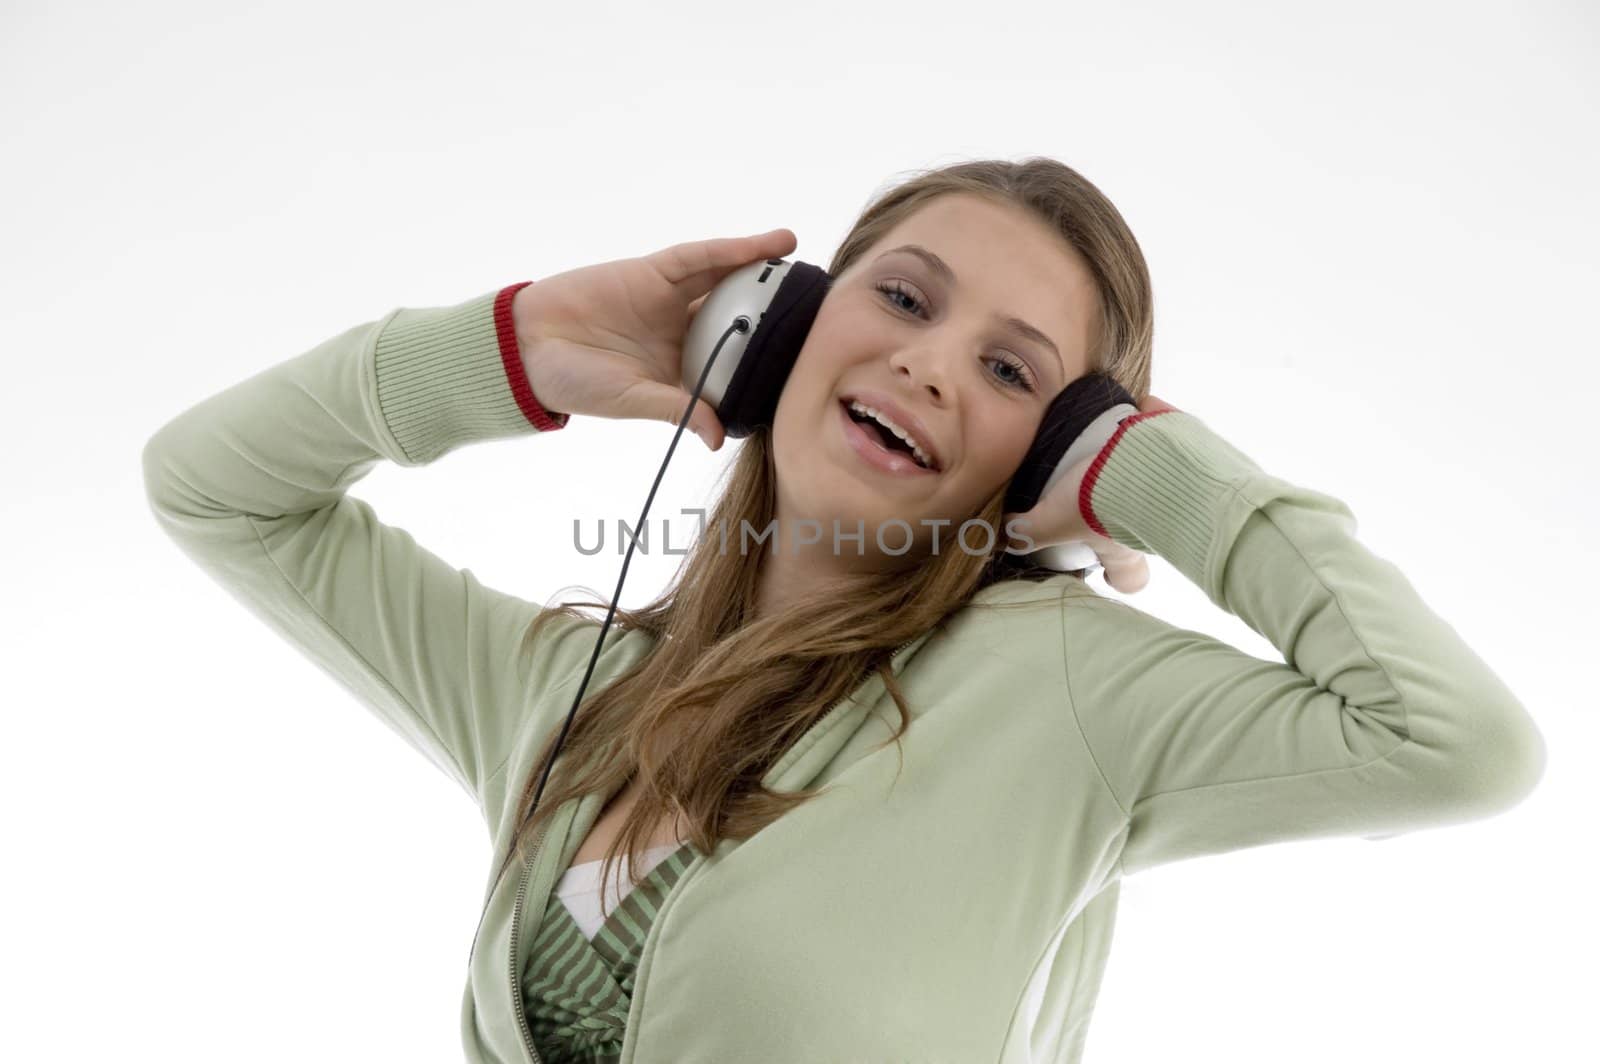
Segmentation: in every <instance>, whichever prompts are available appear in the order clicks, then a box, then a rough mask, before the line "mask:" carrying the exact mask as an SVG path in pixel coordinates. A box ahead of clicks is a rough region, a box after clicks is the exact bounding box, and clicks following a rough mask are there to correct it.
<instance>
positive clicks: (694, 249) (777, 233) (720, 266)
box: [649, 229, 799, 296]
mask: <svg viewBox="0 0 1600 1064" xmlns="http://www.w3.org/2000/svg"><path fill="white" fill-rule="evenodd" d="M798 243H799V242H798V240H797V238H796V237H795V235H794V233H793V232H792V231H791V230H788V229H772V230H769V231H768V232H765V233H759V234H757V235H755V236H734V237H719V238H717V239H715V240H695V241H690V242H688V243H684V244H674V245H672V246H671V247H669V248H663V249H662V250H660V251H658V252H656V253H655V254H653V255H651V256H649V258H650V261H651V262H652V263H654V264H655V267H656V269H658V270H660V271H661V276H663V277H665V278H666V279H667V282H668V283H669V284H674V285H681V286H684V287H686V288H687V289H689V290H690V291H691V292H692V294H694V295H696V296H699V295H703V294H705V293H706V292H709V291H710V290H711V289H712V288H714V287H715V286H716V283H717V282H718V281H720V280H722V278H723V277H724V276H726V275H727V274H730V273H732V272H733V271H734V270H736V269H738V268H739V267H741V266H744V265H746V264H748V263H751V262H755V261H756V260H758V259H770V258H780V257H782V256H784V255H787V254H789V253H790V252H792V251H794V249H795V247H796V246H797V245H798Z"/></svg>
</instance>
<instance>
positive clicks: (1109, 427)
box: [1028, 403, 1139, 570]
mask: <svg viewBox="0 0 1600 1064" xmlns="http://www.w3.org/2000/svg"><path fill="white" fill-rule="evenodd" d="M1138 412H1139V408H1138V407H1136V406H1130V405H1129V404H1127V403H1118V404H1117V405H1116V406H1113V407H1111V408H1109V409H1107V410H1106V411H1105V412H1104V413H1102V414H1101V415H1100V416H1099V417H1097V418H1095V419H1094V420H1093V421H1091V422H1089V425H1088V427H1087V428H1085V429H1084V430H1083V431H1082V432H1081V433H1079V434H1078V438H1077V439H1075V440H1073V441H1072V446H1070V447H1068V448H1067V453H1066V454H1064V455H1062V456H1061V461H1059V462H1057V463H1056V467H1055V469H1054V470H1053V471H1052V472H1051V474H1050V479H1049V480H1046V481H1045V483H1044V491H1043V492H1041V493H1040V496H1039V497H1040V498H1041V499H1042V498H1044V497H1045V496H1047V495H1049V494H1050V489H1051V488H1053V487H1055V485H1056V482H1057V481H1059V480H1060V479H1061V478H1062V477H1063V476H1065V475H1066V473H1067V470H1069V469H1071V468H1072V467H1073V466H1075V465H1077V464H1078V463H1079V462H1082V461H1084V460H1085V459H1088V458H1092V457H1094V456H1095V455H1097V454H1099V453H1100V449H1101V448H1102V447H1104V446H1105V445H1106V444H1107V443H1109V442H1110V440H1111V437H1112V436H1115V435H1116V434H1117V428H1118V426H1120V425H1121V424H1122V421H1123V419H1124V418H1126V417H1128V416H1129V415H1130V414H1137V413H1138ZM1028 560H1029V561H1036V562H1038V563H1040V564H1042V565H1046V566H1049V567H1050V568H1051V569H1062V570H1065V569H1099V568H1101V565H1100V557H1099V555H1097V554H1095V552H1094V549H1093V548H1092V547H1090V546H1089V545H1088V544H1087V543H1083V542H1077V541H1075V542H1071V543H1057V544H1053V545H1051V546H1048V547H1042V548H1040V549H1039V550H1036V551H1030V552H1029V553H1028Z"/></svg>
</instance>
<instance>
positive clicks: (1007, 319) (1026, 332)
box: [873, 244, 1066, 373]
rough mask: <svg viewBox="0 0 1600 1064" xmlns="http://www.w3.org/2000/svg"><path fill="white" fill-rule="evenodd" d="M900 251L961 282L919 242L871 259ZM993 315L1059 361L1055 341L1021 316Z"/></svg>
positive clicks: (947, 278) (949, 280)
mask: <svg viewBox="0 0 1600 1064" xmlns="http://www.w3.org/2000/svg"><path fill="white" fill-rule="evenodd" d="M901 251H907V252H910V253H911V254H913V255H915V256H916V257H917V258H919V259H921V260H922V261H923V263H924V264H925V265H926V266H927V267H928V269H930V270H932V271H933V272H934V273H936V274H938V275H939V277H941V278H942V279H943V280H944V281H945V283H947V284H949V285H952V286H955V285H959V284H960V283H961V282H959V281H957V280H956V272H955V271H954V270H952V269H951V268H950V264H949V263H947V262H945V261H944V260H943V259H941V258H940V257H939V256H937V255H935V254H934V253H933V252H931V251H929V250H928V249H927V248H925V247H923V246H922V245H921V244H902V245H900V246H899V247H897V248H891V249H890V250H888V251H885V252H884V253H883V254H882V255H879V256H878V257H877V258H876V259H874V260H873V261H874V262H878V261H881V260H882V259H884V258H886V257H888V256H890V255H893V254H895V253H897V252H901ZM995 317H996V318H997V319H998V320H999V322H1000V324H1001V325H1003V326H1005V328H1007V329H1009V330H1010V331H1011V332H1014V333H1016V334H1017V335H1018V336H1022V337H1025V338H1027V339H1029V340H1032V341H1033V342H1034V343H1037V344H1041V345H1043V346H1044V347H1048V348H1049V349H1050V350H1051V352H1053V353H1054V354H1055V356H1056V361H1057V362H1058V363H1060V362H1061V350H1060V349H1059V348H1057V347H1056V345H1055V343H1054V342H1052V341H1051V339H1050V337H1048V336H1046V335H1045V334H1044V333H1042V332H1040V331H1039V330H1038V329H1036V328H1034V327H1033V326H1032V325H1029V324H1028V323H1027V322H1025V321H1023V320H1022V319H1021V318H1018V317H1015V316H1006V315H1002V314H999V313H996V314H995ZM1062 372H1063V373H1065V372H1066V366H1065V364H1064V363H1063V364H1062Z"/></svg>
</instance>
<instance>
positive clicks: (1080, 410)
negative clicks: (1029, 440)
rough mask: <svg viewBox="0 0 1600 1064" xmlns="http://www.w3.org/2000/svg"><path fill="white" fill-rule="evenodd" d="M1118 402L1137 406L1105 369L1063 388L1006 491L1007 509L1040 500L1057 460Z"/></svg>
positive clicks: (1020, 509) (1017, 510) (1027, 506)
mask: <svg viewBox="0 0 1600 1064" xmlns="http://www.w3.org/2000/svg"><path fill="white" fill-rule="evenodd" d="M1118 403H1127V404H1128V405H1129V406H1138V405H1139V403H1138V401H1137V400H1135V399H1134V397H1133V396H1132V395H1129V394H1128V391H1127V389H1125V388H1123V387H1122V385H1120V384H1118V383H1117V382H1116V381H1114V380H1112V379H1111V378H1110V377H1108V376H1107V375H1106V374H1104V373H1089V374H1085V375H1084V376H1082V377H1079V378H1078V379H1077V380H1075V381H1073V382H1072V383H1071V384H1069V385H1067V386H1066V387H1065V388H1063V389H1062V390H1061V394H1060V395H1058V396H1056V397H1055V398H1054V399H1052V400H1051V401H1050V405H1049V406H1048V407H1046V408H1045V412H1044V419H1043V420H1042V421H1040V423H1039V431H1038V432H1037V433H1036V434H1035V435H1034V438H1033V445H1032V446H1031V447H1029V448H1028V453H1027V455H1026V456H1024V457H1023V459H1022V465H1021V466H1020V467H1018V469H1017V474H1016V476H1014V477H1012V478H1011V486H1010V487H1009V488H1008V489H1007V491H1006V503H1005V506H1006V512H1007V513H1025V512H1026V511H1028V510H1031V509H1033V508H1034V507H1035V506H1036V505H1038V503H1039V496H1040V495H1042V494H1043V493H1044V486H1045V484H1046V483H1047V482H1048V481H1049V480H1050V474H1052V473H1054V472H1055V469H1056V464H1057V463H1058V462H1060V461H1061V457H1062V456H1063V455H1065V454H1066V453H1067V448H1068V447H1071V446H1072V441H1074V440H1076V439H1077V438H1078V437H1079V436H1081V435H1082V434H1083V430H1084V429H1086V428H1088V427H1089V423H1090V422H1092V421H1093V420H1094V419H1095V418H1097V417H1099V416H1100V415H1101V414H1103V413H1105V412H1106V411H1107V410H1109V409H1111V408H1112V407H1114V406H1116V405H1117V404H1118Z"/></svg>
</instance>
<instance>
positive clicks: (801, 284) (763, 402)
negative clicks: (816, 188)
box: [717, 261, 833, 439]
mask: <svg viewBox="0 0 1600 1064" xmlns="http://www.w3.org/2000/svg"><path fill="white" fill-rule="evenodd" d="M832 284H833V276H832V275H831V274H829V273H828V271H827V270H824V269H822V268H821V267H820V266H813V265H812V264H811V263H809V262H799V261H797V262H795V263H794V265H792V266H791V267H790V268H789V272H788V274H786V275H785V276H784V278H783V281H782V282H781V283H780V284H779V285H778V290H777V292H775V293H773V296H772V301H771V302H770V303H769V304H768V305H767V309H766V310H765V311H764V312H763V313H762V315H761V321H760V322H759V323H758V324H757V325H756V331H755V335H753V336H751V337H750V341H749V343H747V344H746V345H745V349H744V353H743V355H742V356H741V357H740V359H739V365H738V366H737V367H736V368H735V369H734V371H733V376H732V377H730V378H729V379H728V387H727V390H726V391H725V392H724V393H723V396H722V402H721V403H719V404H717V417H718V419H719V420H721V422H722V427H723V429H724V430H725V431H726V432H727V434H728V435H729V436H732V437H734V438H735V439H739V438H742V437H745V436H748V435H750V434H751V433H752V432H754V431H755V430H756V429H758V428H762V427H767V426H771V424H772V421H773V418H775V417H776V416H777V413H778V397H779V396H780V395H782V394H783V382H784V381H786V380H788V379H789V371H790V370H792V369H794V364H795V362H796V360H798V359H799V357H800V348H801V347H802V346H804V345H805V342H806V334H807V333H809V332H810V331H811V324H812V322H814V321H816V320H817V312H818V311H819V310H821V309H822V301H823V299H824V298H826V296H827V294H828V289H829V287H830V286H831V285H832Z"/></svg>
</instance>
